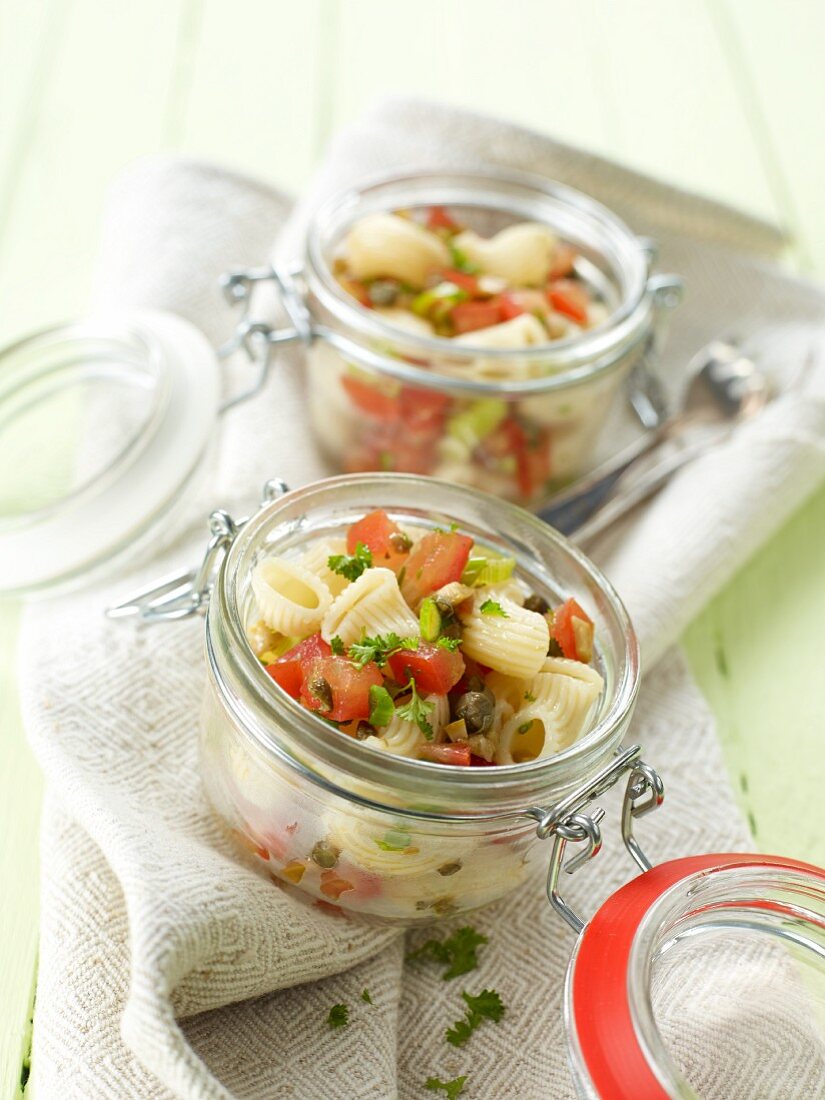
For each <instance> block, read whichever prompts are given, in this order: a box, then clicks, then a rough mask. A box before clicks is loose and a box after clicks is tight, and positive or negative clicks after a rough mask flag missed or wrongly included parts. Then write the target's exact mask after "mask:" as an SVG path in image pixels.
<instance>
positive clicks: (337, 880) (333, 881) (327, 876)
mask: <svg viewBox="0 0 825 1100" xmlns="http://www.w3.org/2000/svg"><path fill="white" fill-rule="evenodd" d="M353 889H355V887H354V886H353V885H352V883H351V882H350V881H349V879H345V878H342V877H341V875H339V874H338V872H337V871H334V870H332V871H322V872H321V893H322V894H323V895H324V896H325V897H328V898H332V900H333V901H337V900H338V899H339V898H340V896H341V895H342V894H343V893H344V891H345V890H353Z"/></svg>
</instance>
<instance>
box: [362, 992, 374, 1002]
mask: <svg viewBox="0 0 825 1100" xmlns="http://www.w3.org/2000/svg"><path fill="white" fill-rule="evenodd" d="M361 1000H362V1001H366V1003H367V1004H368V1005H371V1004H372V997H371V996H370V991H369V990H368V989H362V990H361Z"/></svg>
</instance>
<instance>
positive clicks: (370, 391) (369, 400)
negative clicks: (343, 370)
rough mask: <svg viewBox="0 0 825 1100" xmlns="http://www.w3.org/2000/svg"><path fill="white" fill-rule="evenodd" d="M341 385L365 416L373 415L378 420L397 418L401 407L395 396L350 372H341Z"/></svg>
mask: <svg viewBox="0 0 825 1100" xmlns="http://www.w3.org/2000/svg"><path fill="white" fill-rule="evenodd" d="M341 385H342V386H343V387H344V389H345V390H346V391H347V394H348V396H349V399H350V401H351V402H352V403H353V405H355V407H356V408H357V409H359V410H360V411H361V412H362V413H366V415H367V416H375V417H377V418H378V419H379V420H397V419H398V417H399V414H400V412H401V409H400V405H399V403H398V398H397V397H394V396H392V395H391V394H388V393H384V392H383V391H382V390H380V389H378V388H377V387H376V386H371V385H370V384H369V383H368V382H364V381H363V380H362V379H361V378H356V377H355V376H354V375H352V374H342V375H341Z"/></svg>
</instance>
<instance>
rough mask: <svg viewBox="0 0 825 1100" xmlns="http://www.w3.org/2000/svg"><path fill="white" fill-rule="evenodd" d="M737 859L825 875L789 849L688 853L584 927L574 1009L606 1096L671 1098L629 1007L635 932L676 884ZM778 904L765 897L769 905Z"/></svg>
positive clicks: (587, 1060) (620, 893)
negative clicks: (791, 856) (787, 853)
mask: <svg viewBox="0 0 825 1100" xmlns="http://www.w3.org/2000/svg"><path fill="white" fill-rule="evenodd" d="M736 866H739V867H754V868H757V867H781V868H784V869H788V870H792V871H804V872H805V873H806V874H813V875H815V876H817V877H818V878H822V879H824V880H825V871H823V870H822V869H821V868H819V867H814V866H813V865H812V864H809V863H800V862H799V861H798V860H793V859H786V858H784V857H782V856H765V855H757V854H748V853H744V852H740V853H737V852H723V853H712V854H708V855H702V856H686V857H685V858H683V859H674V860H670V861H668V862H667V863H662V864H660V865H659V866H658V867H653V868H652V869H651V870H650V871H645V872H644V874H641V875H639V876H638V877H637V878H635V879H633V880H632V881H630V882H628V883H627V884H626V885H625V886H623V887H621V889H619V890H617V891H616V893H615V894H611V896H610V897H609V898H608V899H607V901H606V902H605V903H604V904H603V905H602V907H601V908H600V909H599V910H598V912H597V913H596V915H595V916H594V917H593V919H592V920H591V921H590V923H589V924H588V925H587V927H586V928H585V930H584V932H583V933H582V937H581V941H580V943H579V946H578V953H577V956H576V960H575V963H574V967H573V974H572V980H571V1012H572V1017H573V1023H574V1025H575V1028H576V1034H577V1038H578V1046H579V1050H580V1051H581V1056H582V1060H583V1062H584V1065H585V1067H586V1069H587V1072H588V1075H589V1077H590V1080H591V1082H592V1084H593V1086H594V1088H595V1090H596V1093H597V1094H598V1096H599V1097H600V1098H601V1100H669V1094H668V1093H667V1092H666V1091H665V1090H664V1088H663V1087H662V1084H661V1082H660V1081H659V1078H658V1077H657V1076H656V1074H655V1073H654V1071H653V1069H652V1067H651V1065H650V1063H649V1062H648V1060H647V1057H646V1056H645V1053H644V1051H643V1050H642V1047H641V1044H640V1042H639V1038H638V1036H637V1034H636V1029H635V1028H634V1026H633V1019H632V1017H631V1013H630V1002H629V1000H628V993H627V970H628V965H629V961H630V951H631V948H632V946H633V940H634V938H635V935H636V931H637V929H638V927H639V925H640V923H641V921H642V920H643V918H644V916H645V914H646V913H647V912H648V910H649V909H650V908H651V906H652V905H653V904H654V903H655V902H656V901H658V899H659V898H660V897H661V896H662V894H663V893H664V892H665V891H666V890H669V889H670V887H671V886H674V885H675V884H676V883H678V882H681V881H682V880H683V879H685V878H688V877H689V876H690V875H694V874H696V873H697V872H698V871H712V870H716V869H719V870H721V869H723V868H725V867H736ZM722 904H724V903H722ZM772 904H773V903H767V902H766V907H771V905H772Z"/></svg>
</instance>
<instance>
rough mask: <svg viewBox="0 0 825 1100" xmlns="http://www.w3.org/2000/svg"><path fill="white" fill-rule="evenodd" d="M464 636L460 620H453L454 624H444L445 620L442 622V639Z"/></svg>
mask: <svg viewBox="0 0 825 1100" xmlns="http://www.w3.org/2000/svg"><path fill="white" fill-rule="evenodd" d="M461 634H462V631H461V623H460V622H459V621H458V619H453V621H452V622H450V623H447V624H446V625H445V624H444V620H443V619H442V620H441V637H442V638H460V637H461Z"/></svg>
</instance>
